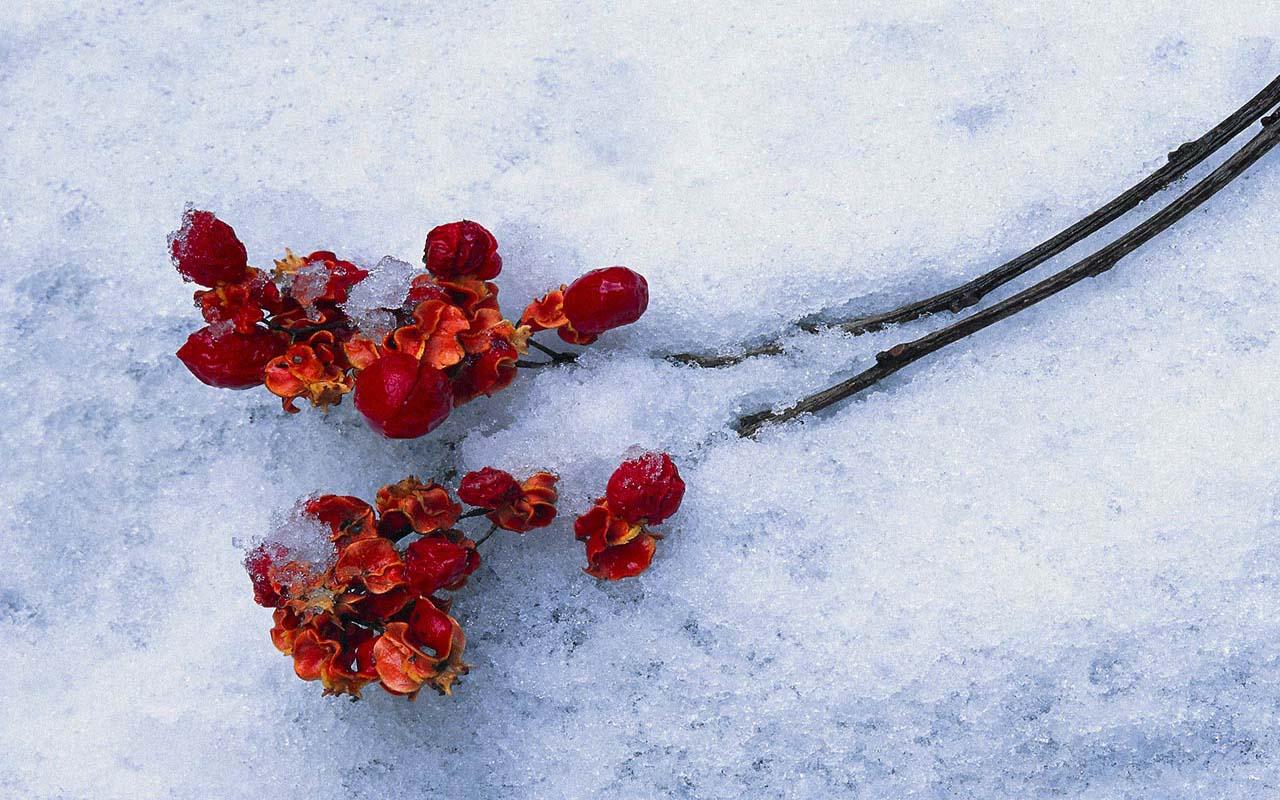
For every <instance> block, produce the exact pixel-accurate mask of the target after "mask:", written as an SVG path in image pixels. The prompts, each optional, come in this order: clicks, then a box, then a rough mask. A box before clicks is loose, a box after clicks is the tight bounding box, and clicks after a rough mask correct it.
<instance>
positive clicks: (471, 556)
mask: <svg viewBox="0 0 1280 800" xmlns="http://www.w3.org/2000/svg"><path fill="white" fill-rule="evenodd" d="M455 535H456V534H455ZM404 565H405V579H406V580H408V581H409V587H410V588H411V589H413V590H414V591H415V592H417V593H418V594H420V595H422V596H423V597H427V596H429V595H431V594H433V593H435V592H437V591H439V590H440V589H449V590H451V591H452V590H454V589H460V588H462V586H463V584H465V583H466V582H467V576H468V575H470V574H471V573H473V572H475V571H476V569H478V568H479V567H480V554H479V553H477V552H476V548H475V545H474V544H472V543H471V541H470V540H468V539H462V538H459V539H458V541H453V540H452V539H450V538H449V537H447V536H445V535H443V534H433V535H431V536H425V537H423V538H421V539H419V540H418V541H416V542H414V543H413V544H411V545H409V547H408V548H406V549H405V551H404Z"/></svg>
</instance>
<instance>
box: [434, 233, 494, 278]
mask: <svg viewBox="0 0 1280 800" xmlns="http://www.w3.org/2000/svg"><path fill="white" fill-rule="evenodd" d="M422 260H423V262H424V263H425V264H426V265H427V271H428V272H430V273H431V274H432V275H435V276H436V277H437V278H440V279H441V280H446V281H452V280H458V279H460V278H463V279H465V278H470V279H477V280H485V281H487V280H492V279H493V278H496V277H498V273H499V272H502V256H500V255H498V240H497V239H495V238H493V234H492V233H489V231H487V230H485V228H484V226H483V225H481V224H480V223H478V222H471V221H470V220H465V219H464V220H462V221H461V222H450V223H449V224H447V225H441V226H439V227H437V228H433V229H432V230H431V232H430V233H428V234H427V246H426V250H425V251H424V252H423V254H422Z"/></svg>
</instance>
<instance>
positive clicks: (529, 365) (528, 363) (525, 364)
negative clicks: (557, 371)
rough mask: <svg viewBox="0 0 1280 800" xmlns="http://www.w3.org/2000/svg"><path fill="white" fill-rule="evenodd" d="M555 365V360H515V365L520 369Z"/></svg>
mask: <svg viewBox="0 0 1280 800" xmlns="http://www.w3.org/2000/svg"><path fill="white" fill-rule="evenodd" d="M555 365H556V362H554V361H525V360H524V359H517V360H516V366H517V367H519V368H520V369H539V368H541V367H554V366H555Z"/></svg>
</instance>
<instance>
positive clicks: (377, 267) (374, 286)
mask: <svg viewBox="0 0 1280 800" xmlns="http://www.w3.org/2000/svg"><path fill="white" fill-rule="evenodd" d="M422 271H423V270H422V264H421V263H418V264H417V265H414V264H410V263H408V262H407V261H401V260H400V259H398V258H394V257H392V256H383V257H382V258H380V259H378V263H376V264H374V265H372V266H371V267H369V268H368V269H367V272H368V273H369V274H368V275H366V276H365V277H364V278H363V279H361V280H360V282H359V283H357V284H356V285H355V286H352V287H351V293H350V295H349V296H348V297H347V302H345V303H343V304H342V310H343V311H345V312H347V315H348V316H350V317H351V319H352V320H354V321H355V323H356V326H357V327H358V328H359V329H360V331H361V332H362V333H364V335H366V336H368V337H370V338H372V339H379V338H381V337H382V336H385V335H386V334H387V333H389V332H391V330H392V329H393V328H395V326H396V319H395V317H394V316H393V315H392V313H391V309H399V308H401V307H402V306H403V305H404V304H405V297H406V296H407V295H408V294H409V284H410V282H412V281H413V279H414V277H415V276H417V275H421V274H422Z"/></svg>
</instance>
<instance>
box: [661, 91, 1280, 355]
mask: <svg viewBox="0 0 1280 800" xmlns="http://www.w3.org/2000/svg"><path fill="white" fill-rule="evenodd" d="M1277 103H1280V76H1277V77H1276V78H1275V79H1273V80H1272V81H1271V83H1269V84H1267V85H1266V87H1265V88H1263V90H1262V91H1260V92H1258V94H1256V95H1255V96H1254V97H1253V98H1252V99H1250V100H1249V102H1247V103H1245V104H1244V105H1243V106H1241V107H1240V108H1239V109H1238V110H1237V111H1236V112H1235V113H1234V114H1232V115H1231V116H1229V117H1227V118H1226V119H1224V120H1223V121H1222V122H1219V123H1218V124H1217V125H1216V126H1215V127H1214V128H1213V129H1212V130H1210V131H1209V132H1208V133H1206V134H1204V135H1203V136H1201V137H1200V138H1199V139H1196V140H1194V141H1190V142H1187V143H1185V144H1183V145H1182V146H1181V147H1178V148H1177V149H1176V150H1174V151H1173V152H1171V153H1169V159H1168V161H1167V162H1166V163H1165V164H1164V165H1163V166H1161V167H1160V168H1159V169H1157V170H1156V171H1155V172H1152V173H1151V174H1150V175H1148V176H1147V177H1145V178H1143V179H1142V180H1141V181H1139V182H1138V183H1136V184H1134V185H1133V186H1131V187H1130V188H1129V189H1127V190H1125V191H1124V192H1122V193H1121V194H1119V195H1117V196H1116V197H1115V198H1113V199H1112V200H1111V201H1110V202H1108V203H1107V204H1106V205H1103V206H1102V207H1100V208H1098V209H1097V210H1096V211H1094V212H1093V213H1092V214H1089V215H1088V216H1087V217H1085V218H1084V219H1082V220H1080V221H1079V222H1076V223H1074V224H1073V225H1070V226H1068V227H1067V228H1064V229H1063V230H1062V231H1060V232H1059V233H1057V234H1055V235H1054V236H1052V237H1050V238H1049V239H1046V240H1045V241H1043V242H1041V243H1040V244H1038V245H1036V246H1035V247H1033V248H1031V249H1030V250H1028V251H1027V252H1025V253H1023V254H1022V255H1020V256H1018V257H1016V258H1014V259H1012V260H1011V261H1008V262H1006V263H1004V264H1001V265H1000V266H998V267H996V268H995V269H993V270H991V271H990V272H987V273H984V274H983V275H979V276H978V277H976V278H974V279H973V280H970V281H968V282H966V283H962V284H960V285H959V286H956V287H955V288H953V289H948V290H947V291H945V292H941V293H939V294H935V295H933V296H932V297H927V298H925V299H923V300H918V301H916V302H914V303H908V304H907V305H904V306H902V307H900V308H896V309H893V310H892V311H885V312H882V313H879V314H871V315H869V316H864V317H856V318H854V319H848V320H844V321H835V322H820V321H818V322H815V321H807V320H802V321H800V322H796V323H795V324H794V326H793V327H794V328H796V329H799V330H803V331H807V332H809V333H816V332H818V331H821V330H825V329H830V328H838V329H840V330H843V331H845V332H846V333H851V334H854V335H858V334H862V333H867V332H870V331H877V330H880V329H881V328H883V327H885V326H886V325H893V324H897V323H901V322H909V321H911V320H913V319H918V318H919V317H922V316H925V315H927V314H934V313H938V312H942V311H950V312H952V313H955V312H958V311H961V310H962V309H965V308H968V307H969V306H972V305H974V304H975V303H977V302H978V301H979V300H981V299H982V298H983V297H984V296H986V295H987V294H988V293H990V292H991V291H992V290H994V289H996V288H998V287H1000V286H1003V285H1004V284H1006V283H1008V282H1009V281H1011V280H1013V279H1014V278H1016V277H1018V276H1019V275H1022V274H1024V273H1026V272H1028V271H1029V270H1031V269H1034V268H1035V267H1037V266H1039V265H1040V264H1043V263H1044V262H1045V261H1047V260H1049V259H1050V258H1053V257H1054V256H1056V255H1058V254H1059V253H1062V252H1063V251H1065V250H1067V249H1068V248H1070V247H1072V246H1073V245H1075V244H1078V243H1079V242H1081V241H1083V240H1084V239H1087V238H1088V237H1089V236H1092V235H1093V234H1094V233H1097V232H1098V231H1100V230H1102V229H1103V228H1104V227H1106V226H1107V225H1109V224H1111V223H1112V222H1114V221H1115V220H1117V219H1119V218H1120V217H1122V216H1124V215H1125V214H1126V213H1128V212H1129V211H1131V210H1133V209H1134V208H1136V207H1137V206H1138V205H1139V204H1140V203H1142V202H1143V201H1144V200H1147V199H1149V198H1150V197H1152V196H1153V195H1155V194H1156V193H1157V192H1159V191H1160V190H1161V189H1164V188H1165V187H1166V186H1168V185H1169V184H1171V183H1173V182H1174V181H1176V180H1178V179H1179V178H1181V177H1182V176H1183V175H1185V174H1186V173H1187V172H1188V171H1189V170H1191V169H1192V168H1193V167H1195V166H1196V165H1197V164H1199V163H1201V162H1202V161H1204V160H1205V159H1206V158H1208V157H1209V156H1211V155H1213V153H1215V152H1216V151H1217V150H1219V149H1220V148H1221V147H1222V146H1223V145H1224V144H1226V143H1227V142H1229V141H1230V140H1231V139H1233V138H1235V136H1236V135H1237V134H1239V133H1240V132H1241V131H1243V130H1245V129H1246V128H1248V127H1249V126H1250V125H1252V124H1254V123H1255V122H1257V121H1258V119H1259V118H1261V117H1262V115H1264V114H1266V113H1267V112H1268V111H1270V110H1271V109H1272V108H1273V107H1274V106H1275V105H1276V104H1277ZM780 338H781V337H775V338H774V339H772V340H770V341H768V342H765V343H764V344H761V345H758V346H755V347H747V348H743V349H741V350H739V351H737V352H735V353H728V354H723V355H707V354H700V353H675V354H672V355H669V356H667V358H668V359H669V360H671V361H675V362H678V363H682V364H694V365H697V366H701V367H725V366H731V365H733V364H737V363H739V362H741V361H744V360H746V359H748V358H751V357H753V356H763V355H778V354H779V353H781V352H783V346H782V344H781V342H780Z"/></svg>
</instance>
